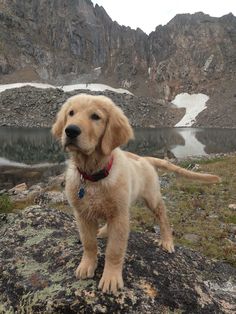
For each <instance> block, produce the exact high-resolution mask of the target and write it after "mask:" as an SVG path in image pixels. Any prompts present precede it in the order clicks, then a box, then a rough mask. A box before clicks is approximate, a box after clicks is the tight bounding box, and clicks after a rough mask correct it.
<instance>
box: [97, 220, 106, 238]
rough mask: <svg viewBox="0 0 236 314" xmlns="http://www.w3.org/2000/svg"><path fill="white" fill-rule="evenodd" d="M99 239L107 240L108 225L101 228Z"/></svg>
mask: <svg viewBox="0 0 236 314" xmlns="http://www.w3.org/2000/svg"><path fill="white" fill-rule="evenodd" d="M97 238H99V239H102V238H107V224H105V225H104V226H102V227H101V228H99V230H98V234H97Z"/></svg>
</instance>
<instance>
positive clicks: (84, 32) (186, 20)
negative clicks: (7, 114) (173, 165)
mask: <svg viewBox="0 0 236 314" xmlns="http://www.w3.org/2000/svg"><path fill="white" fill-rule="evenodd" d="M144 9H145V8H144ZM157 24H158V21H157ZM0 26H1V34H0V83H5V82H15V81H29V80H34V81H44V82H49V83H56V84H65V83H67V84H69V83H73V82H92V81H93V82H94V81H95V80H97V81H99V82H103V83H109V84H112V85H114V86H123V87H125V88H129V89H130V90H131V91H133V92H135V93H137V94H142V95H152V96H155V97H156V96H158V97H159V98H161V97H162V98H165V99H166V100H170V99H173V97H174V96H175V95H176V93H179V92H181V91H185V92H187V91H188V92H193V91H195V92H197V91H198V92H205V93H208V94H211V93H212V92H213V89H215V88H216V87H217V86H219V85H222V84H224V81H228V80H233V79H234V78H235V73H236V54H235V51H236V17H235V16H233V15H232V14H228V15H226V16H223V17H222V18H214V17H210V16H208V15H205V14H203V13H195V14H193V15H191V14H180V15H177V16H176V17H175V18H173V19H172V20H171V21H170V22H169V23H168V24H167V25H165V26H158V27H157V28H156V30H155V31H154V32H152V33H151V34H150V35H149V36H147V35H146V34H145V33H144V32H142V30H140V29H137V30H132V29H131V28H129V27H124V26H120V25H119V24H118V23H116V22H113V21H112V20H111V18H110V17H109V16H108V15H107V13H106V11H105V10H104V9H103V7H99V6H98V5H96V6H95V7H94V6H93V4H92V2H91V1H90V0H70V1H66V0H52V1H46V0H28V1H25V0H18V1H7V2H6V1H5V2H1V3H0Z"/></svg>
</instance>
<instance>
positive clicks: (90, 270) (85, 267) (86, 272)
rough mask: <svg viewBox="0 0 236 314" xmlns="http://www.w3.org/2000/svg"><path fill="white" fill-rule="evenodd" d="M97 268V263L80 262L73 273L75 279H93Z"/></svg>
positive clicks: (89, 261)
mask: <svg viewBox="0 0 236 314" xmlns="http://www.w3.org/2000/svg"><path fill="white" fill-rule="evenodd" d="M96 268H97V261H91V260H82V261H81V262H80V264H79V266H78V267H77V269H76V271H75V276H76V278H77V279H86V278H93V276H94V272H95V270H96Z"/></svg>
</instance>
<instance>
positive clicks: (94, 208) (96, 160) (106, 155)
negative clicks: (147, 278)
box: [52, 94, 219, 293]
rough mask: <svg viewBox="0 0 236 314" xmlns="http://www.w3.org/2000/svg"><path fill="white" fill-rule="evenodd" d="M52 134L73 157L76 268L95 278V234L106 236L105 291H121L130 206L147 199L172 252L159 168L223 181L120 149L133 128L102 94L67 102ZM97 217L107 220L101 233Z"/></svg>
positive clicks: (70, 187) (69, 182) (69, 181)
mask: <svg viewBox="0 0 236 314" xmlns="http://www.w3.org/2000/svg"><path fill="white" fill-rule="evenodd" d="M52 133H53V135H54V136H55V137H56V138H58V139H59V140H60V142H61V144H62V146H63V148H64V149H65V150H66V151H68V152H69V155H70V161H69V165H68V169H67V174H66V188H65V189H66V195H67V198H68V200H69V203H70V204H71V206H72V207H73V209H74V214H75V217H76V220H77V223H78V227H79V233H80V238H81V241H82V244H83V249H84V252H83V256H82V259H81V262H80V264H79V266H78V268H77V270H76V276H77V278H79V279H85V278H91V277H93V276H94V272H95V270H96V267H97V250H98V249H97V235H98V236H100V237H105V236H107V238H108V241H107V248H106V257H105V266H104V271H103V275H102V278H101V280H100V283H99V288H100V289H102V291H103V292H112V293H116V292H117V290H118V289H122V288H123V278H122V267H123V262H124V257H125V252H126V247H127V241H128V236H129V207H130V205H131V204H132V203H133V202H134V201H135V200H136V199H137V198H142V199H144V200H145V202H146V204H147V206H148V207H149V208H150V209H151V211H152V212H153V214H154V216H155V217H156V218H157V219H158V221H159V223H160V230H161V241H160V244H161V245H162V247H163V248H164V249H165V250H167V251H168V252H170V253H172V252H174V244H173V238H172V232H171V228H170V225H169V221H168V218H167V215H166V209H165V205H164V202H163V200H162V197H161V193H160V186H159V183H158V177H157V173H156V171H155V168H156V167H157V168H159V167H161V168H164V169H166V170H170V171H174V172H177V173H178V174H180V175H183V176H185V177H187V178H190V179H195V180H200V181H204V182H209V183H214V182H219V178H218V177H217V176H214V175H208V174H200V173H194V172H191V171H188V170H185V169H182V168H180V167H178V166H175V165H173V164H171V163H169V162H168V161H165V160H161V159H157V158H152V157H140V156H138V155H135V154H132V153H129V152H124V151H122V150H121V149H120V148H119V146H120V145H122V144H126V143H127V142H128V141H129V140H130V139H132V138H133V130H132V128H131V126H130V124H129V121H128V119H127V117H126V116H125V115H124V113H123V112H122V110H121V109H120V108H118V107H117V106H116V105H115V104H114V103H113V102H112V101H111V100H110V99H109V98H107V97H104V96H91V95H86V94H80V95H77V96H73V97H71V98H69V99H68V100H67V102H66V103H65V104H64V105H63V106H62V108H61V110H60V111H59V113H58V115H57V119H56V122H55V124H54V125H53V127H52ZM99 218H102V219H105V220H106V222H107V223H106V225H105V226H104V227H103V228H101V229H100V231H99V230H98V219H99Z"/></svg>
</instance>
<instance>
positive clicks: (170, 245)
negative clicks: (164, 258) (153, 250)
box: [159, 239, 175, 253]
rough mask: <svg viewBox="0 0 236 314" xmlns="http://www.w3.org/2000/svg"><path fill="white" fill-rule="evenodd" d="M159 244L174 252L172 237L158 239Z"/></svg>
mask: <svg viewBox="0 0 236 314" xmlns="http://www.w3.org/2000/svg"><path fill="white" fill-rule="evenodd" d="M159 245H160V246H161V247H162V248H163V249H164V250H166V251H168V252H169V253H174V251H175V248H174V242H173V239H168V240H160V241H159Z"/></svg>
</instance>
